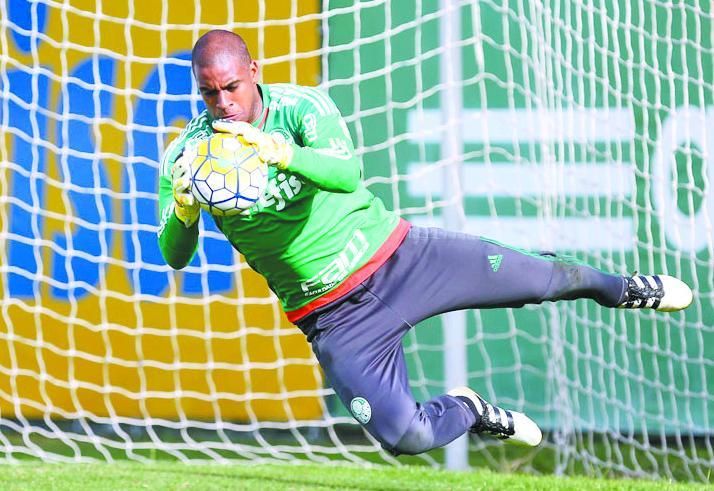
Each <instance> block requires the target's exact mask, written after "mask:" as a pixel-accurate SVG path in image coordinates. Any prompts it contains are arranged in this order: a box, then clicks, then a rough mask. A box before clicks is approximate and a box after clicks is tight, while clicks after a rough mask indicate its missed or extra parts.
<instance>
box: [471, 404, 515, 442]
mask: <svg viewBox="0 0 714 491" xmlns="http://www.w3.org/2000/svg"><path fill="white" fill-rule="evenodd" d="M481 402H482V404H483V405H484V411H483V413H482V414H481V419H480V421H479V422H478V423H477V424H475V425H473V426H472V427H471V429H470V431H471V433H490V434H491V435H494V436H497V437H499V438H504V439H505V438H508V437H510V436H512V435H514V434H515V433H516V430H515V428H513V427H511V428H509V427H507V426H504V425H503V423H502V422H501V418H500V416H499V415H498V414H497V413H496V410H495V409H494V408H493V406H491V404H489V403H487V402H485V401H481Z"/></svg>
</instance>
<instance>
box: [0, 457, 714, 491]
mask: <svg viewBox="0 0 714 491" xmlns="http://www.w3.org/2000/svg"><path fill="white" fill-rule="evenodd" d="M0 489H3V490H8V491H9V490H65V489H66V490H73V491H78V490H85V489H86V490H93V491H94V490H115V489H116V490H139V489H141V490H146V489H149V490H153V489H156V490H192V489H195V490H211V489H216V490H217V489H220V490H234V489H235V490H241V489H251V490H263V489H265V490H283V489H290V490H299V489H331V490H340V489H360V490H375V491H376V490H403V491H406V490H419V489H423V490H433V489H449V490H452V489H453V490H459V489H464V490H465V489H468V490H479V489H484V490H486V489H487V490H493V489H509V490H511V489H515V490H518V489H523V490H526V489H528V490H531V489H534V490H538V489H542V490H549V491H552V490H560V489H578V490H580V491H586V490H591V489H594V490H602V489H628V490H639V489H662V490H664V489H667V490H685V489H686V490H695V489H711V488H706V487H705V486H703V485H686V484H676V483H671V482H667V481H640V480H629V479H620V480H609V479H592V478H584V477H563V478H559V477H552V476H543V477H539V476H528V475H523V474H501V473H494V472H491V471H478V472H449V471H442V470H436V469H432V468H428V467H423V466H420V467H417V466H403V467H386V466H373V467H367V468H365V467H350V466H345V465H329V466H328V465H314V464H309V465H308V464H300V465H290V464H259V465H250V464H235V465H218V464H202V465H198V464H183V463H180V462H163V463H158V464H150V465H143V464H134V463H128V462H122V463H114V464H40V463H23V464H18V465H4V466H0Z"/></svg>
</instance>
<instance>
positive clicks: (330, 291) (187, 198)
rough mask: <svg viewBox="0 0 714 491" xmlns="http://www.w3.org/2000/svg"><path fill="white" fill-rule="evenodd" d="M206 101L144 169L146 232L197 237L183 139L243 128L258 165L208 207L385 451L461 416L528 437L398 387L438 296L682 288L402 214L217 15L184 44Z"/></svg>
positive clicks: (537, 298) (439, 438)
mask: <svg viewBox="0 0 714 491" xmlns="http://www.w3.org/2000/svg"><path fill="white" fill-rule="evenodd" d="M192 67H193V74H194V76H195V78H196V82H197V85H198V88H199V91H200V93H201V96H202V97H203V100H204V102H205V104H206V110H205V111H203V112H202V113H201V114H199V115H198V116H197V117H195V118H194V119H192V120H191V121H190V122H189V123H188V124H187V126H186V128H185V129H184V130H183V131H182V133H181V134H180V136H179V137H178V138H177V139H176V140H175V141H174V142H172V143H171V145H170V146H169V147H168V149H167V151H166V154H165V155H164V157H163V159H162V163H161V172H160V179H159V200H160V227H159V244H160V248H161V252H162V254H163V256H164V258H165V260H166V262H167V263H168V264H170V265H171V266H172V267H173V268H176V269H180V268H183V267H184V266H186V265H187V264H188V263H189V261H190V260H191V258H192V257H193V255H194V253H195V252H196V248H197V243H198V225H197V222H198V219H199V206H198V204H197V203H196V201H195V200H194V198H193V196H192V194H191V190H190V186H191V181H190V177H189V174H190V172H189V169H188V164H189V162H190V159H191V155H190V153H191V146H192V144H193V143H194V142H195V141H197V140H199V139H202V138H206V137H208V136H210V135H211V134H213V133H214V132H228V133H232V134H236V135H238V134H239V135H243V137H244V138H245V139H246V140H247V141H249V142H250V143H251V144H253V145H254V146H255V148H256V149H257V151H258V153H259V155H260V158H261V159H263V160H264V161H265V162H266V163H268V164H269V165H270V167H269V169H270V173H269V184H268V188H267V191H266V193H265V194H264V196H263V197H262V199H261V200H260V201H259V202H258V203H257V204H256V205H255V206H254V207H252V208H251V209H250V210H248V212H247V213H245V214H241V215H237V216H229V217H220V216H214V217H213V220H215V222H216V224H217V226H218V228H219V229H220V230H221V231H222V232H223V233H224V234H225V236H226V238H227V239H228V240H229V241H230V242H231V244H232V245H233V247H235V248H236V249H237V250H238V251H239V252H240V253H241V254H243V255H244V257H245V258H246V261H247V262H248V263H249V264H250V266H251V267H252V268H253V269H255V270H256V271H257V272H258V273H260V274H262V275H263V276H264V277H265V278H266V279H267V281H268V284H269V286H270V288H271V289H272V290H273V291H274V292H275V294H276V295H277V296H278V298H279V299H280V301H281V304H282V307H283V309H284V310H285V312H286V314H287V317H288V319H289V320H290V321H291V322H293V323H295V324H296V325H297V326H298V327H299V328H300V329H301V330H302V331H303V332H304V333H305V334H306V336H307V339H308V341H309V342H310V343H311V344H312V349H313V351H314V353H315V355H316V357H317V359H318V360H319V362H320V364H321V366H322V368H323V370H324V372H325V375H326V376H327V379H328V380H329V382H330V383H331V385H332V387H333V388H334V390H335V392H336V393H337V395H338V396H339V398H340V399H341V400H342V402H343V403H344V404H345V405H346V406H347V407H348V408H349V409H350V410H351V411H352V414H353V415H354V416H355V418H356V419H357V420H358V421H359V422H360V423H362V425H364V427H365V428H366V429H367V430H368V431H369V432H370V433H371V434H372V435H374V437H375V438H377V439H378V440H379V441H380V442H381V444H382V446H383V447H384V448H385V449H387V450H389V451H390V452H392V453H394V454H417V453H421V452H425V451H427V450H430V449H433V448H436V447H439V446H442V445H445V444H447V443H449V442H450V441H452V440H454V439H455V438H457V437H459V436H460V435H462V434H464V433H465V432H467V431H471V432H475V433H488V434H492V435H494V436H496V437H499V438H503V439H510V440H512V441H517V442H521V443H524V444H527V445H538V444H539V443H540V441H541V438H542V437H541V431H540V430H539V428H538V426H537V425H536V424H535V423H534V422H533V421H532V420H531V419H530V418H528V417H527V416H526V415H524V414H522V413H519V412H516V411H509V410H506V409H502V408H500V407H497V406H495V405H493V404H491V403H489V402H488V401H486V400H484V399H483V398H482V397H480V396H479V395H478V394H477V393H476V392H474V391H473V390H471V389H469V388H466V387H456V388H453V389H452V390H450V391H449V392H448V393H447V394H444V395H441V396H438V397H435V398H434V399H432V400H430V401H426V402H421V403H420V402H416V401H415V400H414V398H413V396H412V393H411V391H410V388H409V383H408V377H407V372H406V365H405V360H404V353H403V349H402V337H403V336H404V335H405V333H406V332H407V331H408V330H409V329H410V328H411V327H412V326H414V325H415V324H416V323H418V322H420V321H422V320H424V319H426V318H428V317H431V316H434V315H437V314H440V313H443V312H448V311H452V310H458V309H470V308H494V307H519V306H523V305H524V304H537V303H540V302H543V301H555V300H570V299H576V298H590V299H593V300H595V301H596V302H598V303H599V304H600V305H603V306H605V307H624V308H652V309H657V310H662V311H674V310H680V309H683V308H685V307H687V306H688V305H689V304H690V303H691V301H692V292H691V290H690V289H689V287H687V286H686V285H685V284H684V283H682V282H681V281H679V280H677V279H675V278H672V277H669V276H664V275H652V276H645V275H635V276H629V277H625V276H620V275H614V274H609V273H605V272H602V271H598V270H596V269H594V268H591V267H589V266H587V265H584V264H580V263H576V262H574V261H571V260H565V259H563V258H560V257H558V256H555V255H552V254H543V255H541V254H530V253H525V252H522V251H519V250H516V249H513V248H510V247H507V246H504V245H502V244H498V243H496V242H494V241H491V240H488V239H484V238H480V237H476V236H470V235H465V234H460V233H453V232H448V231H446V230H441V229H437V228H421V227H416V226H411V225H410V224H409V223H408V222H407V221H405V220H403V219H401V218H399V217H398V216H397V215H396V214H395V213H393V212H391V211H387V210H386V209H385V207H384V205H383V204H382V202H381V201H380V200H379V199H377V198H376V197H374V196H373V195H372V193H370V192H369V191H368V190H367V188H366V187H365V185H364V184H363V182H362V181H361V171H360V168H361V166H360V161H359V159H358V157H357V156H356V155H355V151H354V147H353V144H352V141H351V138H350V135H349V132H348V130H347V127H346V125H345V123H344V121H343V119H342V117H341V116H340V113H339V111H338V110H337V108H336V107H335V104H334V103H333V102H332V101H331V100H330V98H329V97H327V96H326V95H325V94H324V93H322V92H320V91H318V90H316V89H314V88H309V87H301V86H297V85H292V84H259V83H258V78H259V66H258V64H257V62H256V61H255V60H252V59H251V57H250V54H249V52H248V50H247V48H246V45H245V43H244V41H243V40H242V39H241V38H240V37H239V36H238V35H236V34H233V33H231V32H228V31H221V30H214V31H210V32H208V33H206V34H205V35H203V36H202V37H201V38H200V39H199V40H198V41H197V43H196V45H195V46H194V48H193V53H192Z"/></svg>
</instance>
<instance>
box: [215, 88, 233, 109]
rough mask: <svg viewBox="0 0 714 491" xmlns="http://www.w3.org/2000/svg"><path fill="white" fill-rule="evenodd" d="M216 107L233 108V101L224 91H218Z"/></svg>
mask: <svg viewBox="0 0 714 491" xmlns="http://www.w3.org/2000/svg"><path fill="white" fill-rule="evenodd" d="M216 106H217V107H219V108H220V109H225V108H227V107H230V106H231V100H230V99H229V98H228V95H227V94H226V92H225V91H224V90H219V91H218V98H217V99H216Z"/></svg>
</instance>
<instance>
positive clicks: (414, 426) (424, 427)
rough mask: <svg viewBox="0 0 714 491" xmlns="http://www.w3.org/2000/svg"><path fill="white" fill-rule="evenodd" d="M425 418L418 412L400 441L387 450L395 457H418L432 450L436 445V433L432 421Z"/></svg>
mask: <svg viewBox="0 0 714 491" xmlns="http://www.w3.org/2000/svg"><path fill="white" fill-rule="evenodd" d="M424 416H425V415H422V414H419V412H417V414H415V415H414V419H412V421H411V423H410V424H409V427H408V428H407V430H406V431H405V432H404V434H403V435H402V437H401V438H400V439H399V441H397V442H396V443H395V444H394V445H393V446H391V447H387V449H388V450H389V451H390V452H392V453H393V454H394V455H401V454H406V455H417V454H420V453H423V452H426V451H427V450H431V449H432V448H433V444H434V432H433V431H432V428H431V421H429V418H427V417H424Z"/></svg>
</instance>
